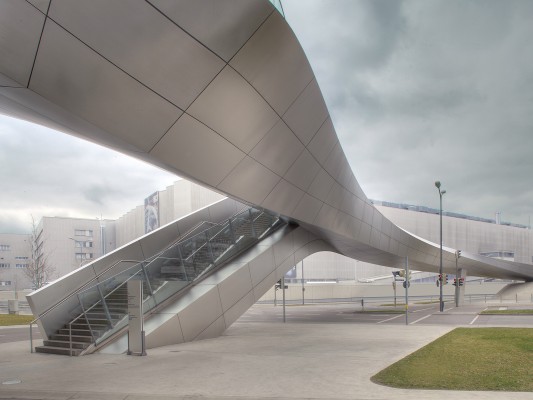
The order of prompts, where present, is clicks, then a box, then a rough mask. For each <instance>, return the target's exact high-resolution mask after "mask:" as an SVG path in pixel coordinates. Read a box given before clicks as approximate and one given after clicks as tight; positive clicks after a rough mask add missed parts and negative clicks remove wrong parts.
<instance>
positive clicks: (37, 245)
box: [24, 215, 55, 289]
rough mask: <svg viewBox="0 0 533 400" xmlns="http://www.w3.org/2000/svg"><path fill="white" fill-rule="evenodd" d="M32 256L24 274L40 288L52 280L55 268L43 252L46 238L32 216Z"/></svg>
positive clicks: (33, 284) (34, 286)
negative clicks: (42, 235) (41, 235)
mask: <svg viewBox="0 0 533 400" xmlns="http://www.w3.org/2000/svg"><path fill="white" fill-rule="evenodd" d="M29 245H30V258H29V260H28V267H27V268H25V269H24V274H25V275H26V277H27V278H28V279H29V280H30V282H31V284H32V286H33V288H34V289H39V288H41V287H43V286H44V285H45V283H46V282H48V281H50V280H52V275H53V274H54V272H55V268H54V267H53V266H51V265H50V264H49V263H48V255H46V254H44V253H43V246H44V238H42V237H40V232H39V231H38V230H37V225H36V224H35V219H34V218H33V215H32V216H31V234H30V243H29Z"/></svg>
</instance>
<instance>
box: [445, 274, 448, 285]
mask: <svg viewBox="0 0 533 400" xmlns="http://www.w3.org/2000/svg"><path fill="white" fill-rule="evenodd" d="M444 284H445V285H447V284H448V274H444Z"/></svg>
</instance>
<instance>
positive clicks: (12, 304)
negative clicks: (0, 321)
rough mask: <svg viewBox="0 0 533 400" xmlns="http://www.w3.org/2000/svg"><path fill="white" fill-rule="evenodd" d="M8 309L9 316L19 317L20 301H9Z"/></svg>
mask: <svg viewBox="0 0 533 400" xmlns="http://www.w3.org/2000/svg"><path fill="white" fill-rule="evenodd" d="M7 309H8V312H9V314H15V315H19V301H18V300H8V301H7Z"/></svg>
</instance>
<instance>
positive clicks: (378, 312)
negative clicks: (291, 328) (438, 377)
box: [239, 303, 533, 327]
mask: <svg viewBox="0 0 533 400" xmlns="http://www.w3.org/2000/svg"><path fill="white" fill-rule="evenodd" d="M486 308H487V306H486V305H485V304H483V305H479V306H475V305H467V306H463V307H460V308H456V307H454V306H453V305H452V303H446V305H445V308H444V312H442V313H440V312H439V306H438V304H429V305H428V304H425V305H424V304H419V305H410V306H409V312H408V316H407V323H408V324H409V325H451V326H465V325H471V326H517V327H518V326H528V327H533V315H479V313H480V312H481V311H483V310H485V309H486ZM497 308H498V307H497ZM508 308H511V307H508ZM403 310H404V309H403V307H397V308H396V309H394V308H393V307H380V306H373V307H365V308H364V310H363V309H362V307H361V305H360V304H320V305H305V306H302V305H300V306H294V305H291V306H287V307H286V310H285V316H286V321H287V323H336V324H339V323H342V324H402V325H405V324H406V318H405V312H402V313H399V312H400V311H403ZM239 322H280V323H282V322H283V307H282V306H281V305H278V306H273V305H254V306H253V307H252V308H250V309H249V310H248V311H247V312H246V313H245V314H244V315H243V316H242V317H241V318H240V319H239Z"/></svg>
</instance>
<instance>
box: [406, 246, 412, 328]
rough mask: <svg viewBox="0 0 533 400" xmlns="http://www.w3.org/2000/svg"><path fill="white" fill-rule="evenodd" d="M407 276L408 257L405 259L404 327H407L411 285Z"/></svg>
mask: <svg viewBox="0 0 533 400" xmlns="http://www.w3.org/2000/svg"><path fill="white" fill-rule="evenodd" d="M410 278H411V277H410V276H409V257H407V256H406V257H405V325H409V317H408V313H409V284H410V283H411V279H410Z"/></svg>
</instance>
